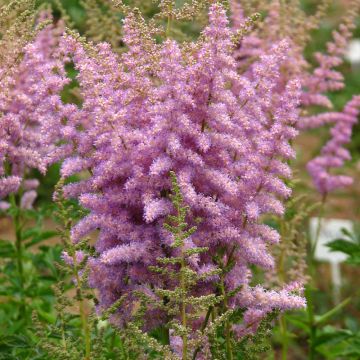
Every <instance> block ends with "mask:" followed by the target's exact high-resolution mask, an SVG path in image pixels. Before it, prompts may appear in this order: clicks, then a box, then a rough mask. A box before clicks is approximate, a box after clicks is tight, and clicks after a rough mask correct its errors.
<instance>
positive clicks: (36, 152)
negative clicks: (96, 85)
mask: <svg viewBox="0 0 360 360" xmlns="http://www.w3.org/2000/svg"><path fill="white" fill-rule="evenodd" d="M29 11H30V10H29ZM48 21H50V15H49V14H48V13H46V12H43V13H42V14H41V15H40V17H39V24H40V25H38V26H41V24H44V22H48ZM39 30H40V31H37V33H36V35H35V38H34V39H33V40H32V41H31V42H29V43H28V44H27V45H26V46H24V47H23V48H19V49H18V50H17V53H18V54H17V55H16V59H14V60H13V62H10V63H9V62H8V61H10V60H9V59H7V58H6V54H5V55H4V59H3V61H2V62H1V65H0V74H1V75H0V76H1V83H0V114H1V115H0V122H1V126H0V135H1V136H0V138H1V140H0V198H1V199H3V198H5V197H6V196H7V195H9V194H11V193H16V192H17V191H18V189H19V188H20V187H22V189H23V190H24V191H33V190H34V188H36V186H37V183H36V181H29V180H26V178H27V177H28V175H29V170H31V169H38V170H39V171H40V172H41V173H43V174H44V173H45V172H46V168H47V166H48V165H49V164H50V163H52V162H54V161H56V160H58V158H56V157H54V156H53V154H52V151H53V150H56V151H57V152H58V151H59V150H58V149H59V148H57V146H56V142H57V141H58V140H60V138H59V137H57V134H58V133H57V132H54V131H52V125H53V124H58V123H59V122H60V119H61V117H62V109H63V107H64V106H63V104H62V102H61V98H60V92H61V90H62V88H63V87H64V85H65V84H67V83H68V82H69V79H67V78H66V76H65V72H64V68H63V65H62V62H61V60H59V59H58V58H57V57H56V55H55V49H56V47H57V45H58V41H59V38H60V35H61V32H62V29H61V24H59V25H52V24H49V25H46V26H45V28H44V29H42V30H41V29H39ZM9 31H10V30H9ZM29 31H32V29H31V28H30V29H29ZM7 35H8V34H7ZM2 40H4V39H2ZM4 41H5V40H4ZM17 45H18V44H17V43H15V44H14V46H15V47H16V46H17ZM9 46H10V45H9ZM11 51H12V50H9V52H11ZM18 57H21V60H20V61H18V60H17V58H18ZM9 67H10V68H11V71H9ZM26 197H27V199H28V200H29V199H30V197H32V198H33V197H34V196H33V195H31V196H30V194H29V193H28V194H27V195H26ZM28 200H27V201H26V200H25V199H24V203H27V202H28ZM2 204H3V205H2V206H3V207H5V206H6V204H5V203H2Z"/></svg>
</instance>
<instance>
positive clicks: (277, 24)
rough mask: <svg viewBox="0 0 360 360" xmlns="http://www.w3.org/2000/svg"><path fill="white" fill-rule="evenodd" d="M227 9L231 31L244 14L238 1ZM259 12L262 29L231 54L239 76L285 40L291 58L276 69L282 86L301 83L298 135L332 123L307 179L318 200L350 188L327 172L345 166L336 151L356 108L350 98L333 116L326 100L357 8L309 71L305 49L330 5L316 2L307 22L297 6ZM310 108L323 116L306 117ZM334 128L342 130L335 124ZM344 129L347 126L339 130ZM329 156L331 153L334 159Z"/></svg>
mask: <svg viewBox="0 0 360 360" xmlns="http://www.w3.org/2000/svg"><path fill="white" fill-rule="evenodd" d="M247 3H249V4H251V5H254V6H255V8H256V4H255V2H253V1H249V2H247ZM249 4H248V5H249ZM231 5H232V6H231V7H232V18H233V26H234V28H235V29H236V28H237V27H238V25H239V23H241V21H243V19H244V9H243V8H242V6H241V5H240V3H239V1H238V0H233V1H231ZM259 6H260V7H261V9H262V10H267V16H266V18H265V20H264V22H263V26H260V28H259V29H258V30H257V31H256V32H254V33H251V34H250V35H249V36H247V37H245V39H244V40H243V43H242V44H241V46H239V48H238V49H237V51H236V53H235V54H236V58H237V60H238V64H239V70H240V71H241V72H247V71H248V69H249V67H248V66H247V65H248V64H249V63H250V64H251V63H252V62H253V61H255V60H256V59H257V58H258V57H259V55H261V54H262V53H263V51H264V50H265V51H266V50H267V49H268V48H269V46H272V44H273V43H274V42H277V41H279V39H282V38H284V37H285V36H286V37H287V40H288V43H289V46H290V53H291V56H289V60H288V61H287V62H285V63H284V64H283V66H282V71H281V77H282V81H283V82H285V83H286V82H287V81H288V79H291V78H292V77H294V76H296V77H298V79H299V81H300V82H301V87H302V94H301V103H300V104H299V105H300V108H301V119H300V120H299V121H298V124H297V128H299V129H300V130H302V131H304V130H306V129H309V128H318V127H321V126H323V125H325V124H333V123H335V125H334V129H333V130H332V131H331V136H332V137H333V140H332V141H331V144H332V145H330V144H329V145H327V146H326V147H325V148H324V149H323V150H322V155H321V156H320V157H318V158H316V159H314V160H312V161H310V162H309V164H308V170H309V173H310V175H311V176H312V178H313V181H314V183H315V186H316V188H317V190H318V191H319V192H320V193H321V194H324V193H327V192H330V191H332V190H335V189H337V188H341V187H344V186H347V185H349V184H350V183H351V179H350V178H349V177H345V176H335V175H332V174H331V173H330V169H331V168H339V167H341V166H342V165H343V164H344V161H345V160H349V159H350V157H349V153H348V152H347V151H346V150H344V149H343V150H340V147H341V146H344V145H345V144H347V143H349V141H350V139H351V132H352V126H353V125H354V124H355V123H356V121H357V115H358V113H357V108H358V104H357V100H356V98H355V99H353V100H351V101H350V102H349V103H348V104H347V105H346V106H345V108H344V110H343V112H342V113H341V114H340V113H333V112H332V111H331V109H332V108H333V104H332V102H331V101H330V99H329V97H328V94H329V93H330V92H335V91H338V90H340V89H342V88H343V87H344V78H343V75H342V74H341V72H340V71H338V70H337V68H338V67H339V66H340V65H341V64H342V63H343V58H344V55H345V52H346V49H347V45H348V42H349V40H350V39H351V36H352V31H353V30H354V27H355V19H356V15H357V12H358V10H359V8H360V3H359V1H357V0H353V1H351V2H350V4H349V5H348V6H347V10H346V12H345V14H344V16H343V18H342V19H341V21H340V25H339V27H338V29H337V30H334V31H333V34H332V35H333V39H332V40H331V41H329V42H328V44H327V49H326V53H320V52H316V53H315V54H314V58H315V60H316V62H317V63H318V65H317V66H311V65H310V64H309V62H308V61H307V59H306V58H305V55H304V53H305V47H306V45H307V44H308V42H309V39H310V38H311V31H312V30H314V29H317V28H319V27H320V21H321V19H322V18H324V16H325V15H326V10H327V8H328V7H329V6H330V1H328V0H324V1H322V2H320V4H319V5H318V9H317V12H316V13H315V14H314V15H312V16H308V15H307V14H306V13H305V12H304V11H303V10H302V9H301V4H300V2H299V1H297V0H294V1H290V2H282V1H271V2H266V1H265V2H261V3H260V4H259ZM249 8H250V7H249ZM252 11H253V10H252ZM294 24H297V26H294ZM243 64H245V66H243ZM314 106H317V107H320V108H323V109H325V110H324V111H321V112H320V113H318V114H315V115H311V112H312V111H313V107H314ZM350 117H351V118H352V119H350ZM344 119H346V120H344ZM338 122H339V123H341V124H342V125H340V124H337V123H338ZM345 123H346V124H347V125H344V124H345ZM340 129H341V130H340ZM340 132H345V133H346V135H343V136H341V135H340V136H341V137H342V140H341V141H340V143H339V133H340ZM335 143H336V144H338V146H337V149H334V148H333V147H334V144H335ZM330 146H331V147H332V150H331V151H330V150H329V147H330ZM335 152H337V153H336V154H335ZM340 152H341V154H340ZM345 153H346V154H345Z"/></svg>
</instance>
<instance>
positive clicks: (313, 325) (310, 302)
mask: <svg viewBox="0 0 360 360" xmlns="http://www.w3.org/2000/svg"><path fill="white" fill-rule="evenodd" d="M306 301H307V313H308V322H309V326H310V349H309V360H314V359H315V355H316V349H315V341H316V332H317V328H316V323H315V315H314V303H313V297H312V289H311V288H308V289H307V290H306Z"/></svg>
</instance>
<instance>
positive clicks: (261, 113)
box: [61, 4, 304, 325]
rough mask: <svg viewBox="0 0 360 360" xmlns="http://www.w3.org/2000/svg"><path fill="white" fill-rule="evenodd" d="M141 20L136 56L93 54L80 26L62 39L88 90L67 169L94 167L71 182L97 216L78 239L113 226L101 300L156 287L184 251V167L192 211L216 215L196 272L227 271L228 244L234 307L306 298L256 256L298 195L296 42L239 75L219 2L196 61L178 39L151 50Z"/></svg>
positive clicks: (103, 234) (290, 303) (98, 263)
mask: <svg viewBox="0 0 360 360" xmlns="http://www.w3.org/2000/svg"><path fill="white" fill-rule="evenodd" d="M133 22H134V19H133V18H132V17H131V16H130V17H128V18H127V19H126V20H125V23H124V25H125V26H124V32H125V34H124V39H125V40H126V43H127V46H128V48H129V49H128V52H126V53H125V54H122V55H116V54H114V53H113V52H112V51H111V49H110V47H109V46H108V45H107V44H100V45H98V46H96V47H95V49H94V53H93V54H90V53H89V52H87V51H86V50H85V49H84V48H83V47H82V45H81V44H79V43H78V42H76V41H75V40H74V39H73V38H71V37H69V36H67V37H64V39H63V41H62V44H61V49H62V50H61V51H62V52H63V53H64V54H66V56H68V58H69V59H71V61H73V63H74V64H75V67H76V69H77V70H78V71H79V74H78V81H79V84H80V90H81V95H82V98H83V104H82V107H81V108H78V109H76V111H73V112H72V113H71V114H69V116H68V122H67V124H66V131H63V134H64V135H65V138H66V141H67V142H68V143H74V144H76V146H75V148H76V154H74V156H73V157H71V158H68V159H67V160H66V161H65V162H64V164H63V167H62V171H61V172H62V176H63V177H67V176H69V175H72V174H75V173H78V172H84V171H86V172H87V173H88V174H89V176H88V177H86V178H84V179H83V180H81V181H80V182H79V183H72V184H69V185H67V186H66V187H65V189H64V191H65V194H66V195H67V196H73V197H78V198H79V201H80V203H81V204H82V205H83V206H84V207H85V208H86V209H88V210H89V212H90V213H89V215H88V216H87V217H85V218H84V219H82V220H81V221H80V222H79V223H78V224H77V225H75V226H74V227H73V229H72V237H73V241H74V242H77V241H79V240H80V239H81V238H82V237H84V236H86V235H87V234H89V233H90V232H92V231H95V230H98V231H99V233H98V238H97V243H96V249H97V251H98V252H99V253H100V256H99V257H98V258H96V259H90V260H89V264H90V267H91V275H90V282H91V285H92V286H94V287H95V288H97V289H98V290H99V296H100V306H101V307H103V308H104V307H107V306H109V305H111V304H112V303H113V302H114V301H115V300H116V299H117V298H118V297H119V296H121V295H122V294H131V293H132V291H133V290H136V289H137V288H138V287H139V285H141V286H144V287H146V288H147V289H149V290H148V291H150V292H151V290H150V289H151V288H154V287H155V288H156V287H157V286H160V285H161V286H163V284H159V282H160V281H161V279H160V277H159V276H157V274H155V273H153V272H151V271H149V265H154V264H156V259H157V258H158V257H164V256H166V254H171V253H172V251H175V250H173V249H171V247H170V246H169V244H170V243H171V239H169V234H168V233H167V232H166V231H165V230H164V229H163V226H162V224H163V221H164V218H165V217H166V215H168V214H170V213H172V211H173V208H172V204H171V202H170V200H169V196H168V194H169V191H170V190H171V182H170V177H169V171H170V170H172V171H174V172H175V173H176V175H177V178H178V183H179V186H180V189H181V192H182V195H183V197H184V200H185V202H186V204H187V205H188V206H189V208H190V210H189V215H190V216H189V218H190V219H189V221H190V222H191V221H193V222H194V223H195V220H196V219H197V218H201V219H202V221H201V222H200V224H199V225H198V230H197V232H196V233H195V234H194V235H192V237H191V241H192V243H191V244H189V246H200V247H204V246H206V247H208V248H209V251H208V252H207V253H205V254H201V255H199V258H196V259H194V261H193V263H192V264H191V266H192V267H194V270H195V271H198V272H199V273H201V272H202V271H204V269H211V268H214V267H216V266H217V265H218V264H215V263H214V260H213V259H214V255H215V254H218V253H219V252H220V249H225V252H224V255H223V259H222V261H223V263H226V262H227V261H234V263H235V266H234V268H233V269H232V271H231V272H230V273H229V274H228V275H227V278H226V286H227V290H228V291H231V290H232V289H234V288H237V287H238V286H241V285H242V286H243V290H241V291H240V292H239V294H238V295H237V296H235V297H234V299H233V300H232V304H231V306H241V307H242V306H244V307H246V308H248V309H253V311H255V310H260V311H262V314H263V315H266V313H267V312H269V311H272V310H273V309H275V308H279V309H288V308H298V307H303V306H304V300H303V298H302V297H300V296H298V295H295V294H293V293H292V292H290V291H288V290H286V289H284V290H281V291H280V292H275V291H269V292H267V291H265V290H264V289H262V288H260V287H256V288H251V287H250V285H249V282H250V281H251V272H250V270H249V266H250V265H251V264H256V265H258V266H260V267H262V268H264V269H267V268H271V267H273V265H274V264H273V259H272V257H271V255H270V253H269V252H268V250H267V246H268V244H269V243H271V244H272V243H276V242H278V241H279V235H278V233H277V232H276V231H275V230H274V229H272V228H270V227H269V226H267V225H265V224H262V223H261V215H263V214H265V213H272V214H279V215H281V214H282V213H283V211H284V208H283V204H282V199H284V198H286V197H288V196H289V195H290V189H289V188H288V187H287V186H286V185H285V183H284V180H283V179H284V178H289V177H290V176H291V171H290V168H289V166H288V165H287V160H288V159H291V158H293V157H294V156H295V153H294V150H293V149H292V147H291V146H290V144H289V142H290V141H291V140H292V139H293V138H294V137H295V136H296V135H297V130H296V129H295V127H296V124H297V120H298V116H299V114H298V105H299V101H300V95H301V92H300V83H299V82H298V81H297V80H296V79H291V80H289V81H287V82H286V84H284V83H283V79H282V78H281V71H280V70H281V65H282V64H283V63H284V62H285V61H286V60H287V56H288V55H287V54H288V51H289V45H288V43H287V42H286V41H282V42H279V43H277V44H274V45H273V47H272V48H271V49H269V51H268V52H265V53H263V55H262V56H261V57H260V58H259V59H258V61H256V62H254V63H253V64H252V66H251V68H250V69H249V71H248V72H247V73H246V74H244V75H239V73H238V71H237V70H238V69H237V62H236V61H235V60H234V56H233V50H234V46H233V44H232V43H231V40H230V39H231V34H232V30H231V29H230V28H229V26H228V19H227V17H226V13H225V10H224V9H223V7H222V6H220V5H219V4H214V5H212V6H211V7H210V12H209V26H208V27H207V28H206V29H205V30H204V32H203V40H202V41H201V42H200V43H199V44H198V46H196V47H194V50H193V51H192V53H191V54H188V56H187V57H184V54H183V52H182V49H181V47H180V45H179V44H178V43H177V42H175V41H173V40H166V41H165V42H164V43H162V44H159V45H155V44H154V43H149V44H147V46H142V45H144V44H143V43H142V42H141V41H140V39H139V36H141V34H138V33H137V32H136V31H134V23H133ZM149 49H151V50H149ZM79 125H81V126H79ZM191 219H192V220H191ZM214 280H215V281H216V279H214ZM204 286H205V290H204V289H203V287H201V288H202V289H201V290H199V291H207V292H209V293H210V292H212V291H213V290H214V283H213V282H206V284H205V285H204ZM130 299H131V296H130ZM259 299H261V301H259ZM128 301H129V302H128V303H127V306H124V307H123V309H122V310H120V312H119V314H118V319H119V321H126V319H128V318H129V317H130V316H131V311H129V308H128V307H130V308H131V307H132V306H135V303H134V302H132V300H128ZM160 318H161V316H160V317H159V319H160ZM155 320H156V319H151V321H152V324H153V325H156V321H155Z"/></svg>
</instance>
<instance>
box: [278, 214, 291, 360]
mask: <svg viewBox="0 0 360 360" xmlns="http://www.w3.org/2000/svg"><path fill="white" fill-rule="evenodd" d="M285 229H286V228H285V223H284V219H281V224H280V235H281V236H280V237H281V239H282V240H283V241H284V239H285V238H286V234H285V232H286V230H285ZM285 257H286V246H285V244H282V246H281V252H280V257H279V280H280V281H281V283H282V284H284V283H285V280H286V279H285ZM279 324H280V333H281V359H282V360H286V359H287V354H288V347H289V336H288V330H287V322H286V318H285V315H284V314H281V315H280V317H279Z"/></svg>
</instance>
